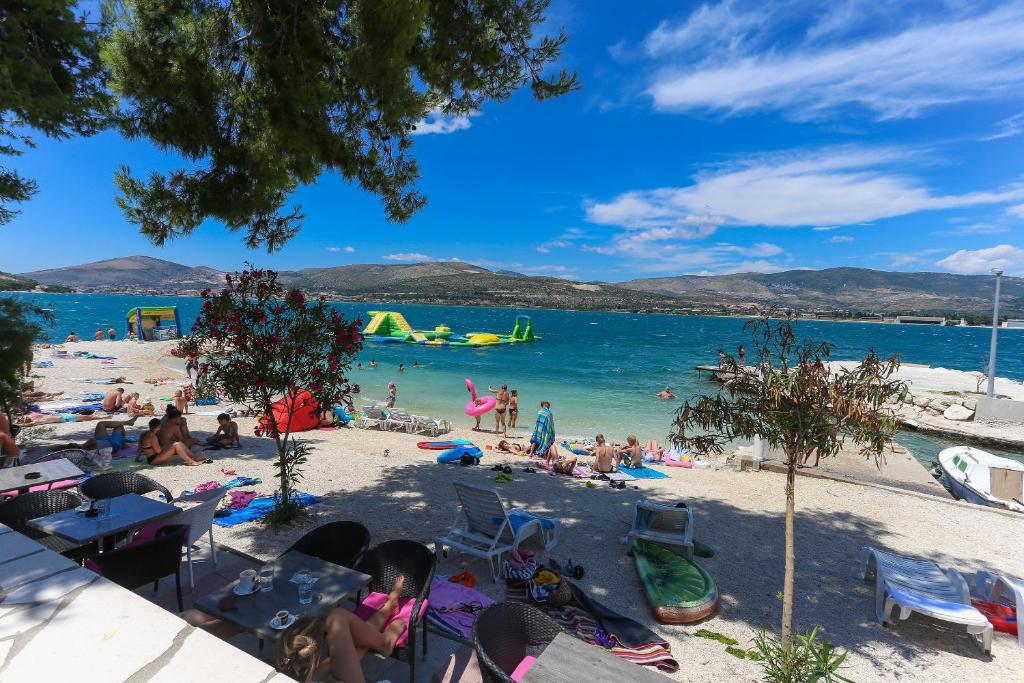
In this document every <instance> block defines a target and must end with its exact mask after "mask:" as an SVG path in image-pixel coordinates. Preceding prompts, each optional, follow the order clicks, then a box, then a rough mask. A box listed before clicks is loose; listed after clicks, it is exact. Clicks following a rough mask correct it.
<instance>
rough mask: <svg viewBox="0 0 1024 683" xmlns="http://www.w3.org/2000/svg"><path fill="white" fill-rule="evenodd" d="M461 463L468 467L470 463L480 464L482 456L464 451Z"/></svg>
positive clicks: (460, 459)
mask: <svg viewBox="0 0 1024 683" xmlns="http://www.w3.org/2000/svg"><path fill="white" fill-rule="evenodd" d="M459 464H460V465H462V466H463V467H468V466H469V465H479V464H480V458H478V457H476V456H475V455H470V454H469V453H464V454H463V455H462V457H461V458H459Z"/></svg>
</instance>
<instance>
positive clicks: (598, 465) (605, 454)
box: [594, 434, 622, 474]
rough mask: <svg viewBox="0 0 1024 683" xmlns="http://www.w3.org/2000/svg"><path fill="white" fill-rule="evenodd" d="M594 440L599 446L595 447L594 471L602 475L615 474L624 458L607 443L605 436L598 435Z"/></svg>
mask: <svg viewBox="0 0 1024 683" xmlns="http://www.w3.org/2000/svg"><path fill="white" fill-rule="evenodd" d="M594 440H595V441H597V445H596V446H594V457H595V460H594V471H595V472H601V473H602V474H608V473H609V472H614V471H615V470H616V469H617V468H618V466H619V461H620V460H622V456H621V455H619V453H618V452H617V451H616V450H615V449H614V448H613V447H612V446H610V445H609V444H608V443H607V442H605V440H604V434H598V435H597V436H596V437H594Z"/></svg>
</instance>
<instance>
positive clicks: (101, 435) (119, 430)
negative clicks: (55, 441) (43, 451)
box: [50, 415, 139, 452]
mask: <svg viewBox="0 0 1024 683" xmlns="http://www.w3.org/2000/svg"><path fill="white" fill-rule="evenodd" d="M137 419H139V416H138V415H136V416H135V417H133V418H132V419H130V420H124V421H122V422H117V421H115V420H102V421H101V422H99V423H98V424H97V425H96V429H94V430H93V433H92V438H91V439H89V440H88V441H86V442H84V443H81V444H77V443H68V444H64V445H62V446H55V447H53V448H51V449H50V450H51V451H59V450H63V449H65V448H82V449H84V450H87V451H91V450H93V449H96V450H99V449H100V448H109V449H110V450H112V451H115V452H116V451H119V450H121V448H123V447H124V445H125V443H126V442H127V441H128V439H127V434H125V431H124V428H125V427H131V426H132V425H133V424H135V421H136V420H137Z"/></svg>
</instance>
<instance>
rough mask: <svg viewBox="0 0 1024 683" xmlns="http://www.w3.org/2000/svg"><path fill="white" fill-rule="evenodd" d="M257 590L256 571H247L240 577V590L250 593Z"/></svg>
mask: <svg viewBox="0 0 1024 683" xmlns="http://www.w3.org/2000/svg"><path fill="white" fill-rule="evenodd" d="M255 588H256V570H254V569H246V570H244V571H242V572H241V573H240V574H239V575H238V590H239V591H241V592H242V593H250V592H252V591H253V590H254V589H255Z"/></svg>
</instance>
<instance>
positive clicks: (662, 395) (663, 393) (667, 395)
mask: <svg viewBox="0 0 1024 683" xmlns="http://www.w3.org/2000/svg"><path fill="white" fill-rule="evenodd" d="M675 397H676V395H675V394H673V393H672V390H671V389H669V388H668V387H665V388H664V389H662V390H661V392H660V393H659V394H658V398H664V399H672V398H675Z"/></svg>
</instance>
